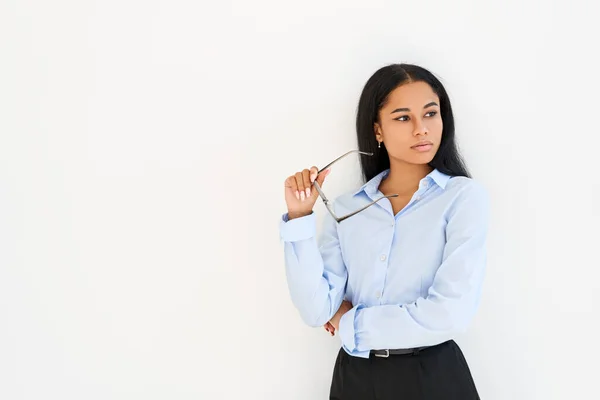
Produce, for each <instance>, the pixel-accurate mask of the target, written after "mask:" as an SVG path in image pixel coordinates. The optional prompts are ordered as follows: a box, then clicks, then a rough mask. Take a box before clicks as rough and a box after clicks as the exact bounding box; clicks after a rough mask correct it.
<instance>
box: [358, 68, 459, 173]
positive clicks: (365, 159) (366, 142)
mask: <svg viewBox="0 0 600 400" xmlns="http://www.w3.org/2000/svg"><path fill="white" fill-rule="evenodd" d="M411 82H425V83H427V84H428V85H429V86H430V87H431V89H432V90H433V91H434V93H435V94H436V95H437V96H438V97H439V99H440V114H441V117H442V121H443V125H444V127H443V130H442V139H441V143H440V147H439V148H438V151H437V153H436V154H435V157H434V158H433V160H431V162H430V163H429V166H431V167H433V168H437V169H438V170H439V171H440V172H443V173H445V174H447V175H450V176H466V177H471V176H470V174H469V172H468V170H467V167H466V165H465V162H464V161H463V159H462V157H461V155H460V153H459V151H458V147H457V144H456V139H455V134H454V116H453V115H452V107H451V105H450V99H449V97H448V94H447V93H446V89H444V86H443V85H442V83H441V82H440V81H439V80H438V79H437V78H436V77H435V76H434V75H433V74H432V73H431V72H429V71H428V70H426V69H425V68H422V67H419V66H417V65H413V64H391V65H387V66H385V67H383V68H380V69H379V70H377V71H376V72H375V73H374V74H373V75H372V76H371V77H370V78H369V80H368V81H367V83H366V84H365V87H364V88H363V91H362V93H361V96H360V100H359V102H358V110H357V114H356V134H357V139H358V149H359V150H361V151H366V152H369V153H373V156H364V155H363V156H361V157H360V164H361V168H362V175H363V179H364V180H365V182H366V181H369V180H371V179H372V178H373V177H375V176H376V175H377V174H379V173H380V172H382V171H384V170H386V169H388V168H390V159H389V155H388V152H387V150H386V149H385V147H381V148H377V140H376V139H375V131H374V125H375V122H378V121H379V111H380V110H381V108H382V107H383V106H384V105H385V103H386V101H387V99H388V96H389V94H390V93H391V92H392V91H393V90H394V89H396V88H397V87H398V86H400V85H402V84H405V83H411Z"/></svg>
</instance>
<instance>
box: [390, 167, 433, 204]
mask: <svg viewBox="0 0 600 400" xmlns="http://www.w3.org/2000/svg"><path fill="white" fill-rule="evenodd" d="M431 171H433V168H432V167H430V166H429V165H427V164H408V163H406V162H404V161H399V160H393V159H392V160H390V173H389V175H388V176H387V178H385V180H384V181H383V182H382V184H381V186H383V187H384V188H385V192H390V193H391V192H393V193H397V194H398V195H400V196H409V195H412V194H413V193H414V192H416V191H417V189H418V188H419V182H420V181H421V179H423V178H424V177H426V176H427V175H428V174H429V173H430V172H431ZM382 192H384V191H383V190H382ZM385 192H384V193H385Z"/></svg>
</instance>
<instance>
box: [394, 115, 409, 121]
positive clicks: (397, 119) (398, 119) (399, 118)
mask: <svg viewBox="0 0 600 400" xmlns="http://www.w3.org/2000/svg"><path fill="white" fill-rule="evenodd" d="M402 118H406V119H402ZM394 119H395V120H396V121H408V115H403V116H401V117H398V118H394Z"/></svg>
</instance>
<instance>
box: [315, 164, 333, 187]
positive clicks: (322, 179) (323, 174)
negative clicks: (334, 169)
mask: <svg viewBox="0 0 600 400" xmlns="http://www.w3.org/2000/svg"><path fill="white" fill-rule="evenodd" d="M330 172H331V169H329V168H327V169H326V170H325V171H322V172H321V173H320V174H319V175H318V176H317V179H316V180H317V182H318V183H319V186H323V182H325V178H327V176H328V175H329V173H330Z"/></svg>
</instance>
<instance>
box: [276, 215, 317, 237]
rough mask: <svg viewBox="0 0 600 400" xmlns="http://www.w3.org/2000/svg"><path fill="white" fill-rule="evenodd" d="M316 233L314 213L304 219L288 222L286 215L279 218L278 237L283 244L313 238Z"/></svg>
mask: <svg viewBox="0 0 600 400" xmlns="http://www.w3.org/2000/svg"><path fill="white" fill-rule="evenodd" d="M316 233H317V223H316V218H315V213H314V212H313V213H310V214H309V215H305V216H304V217H299V218H294V219H292V220H291V221H290V220H289V217H288V214H287V213H285V214H283V216H282V217H281V222H280V223H279V236H280V237H281V240H282V241H284V242H298V241H300V240H305V239H310V238H312V237H315V235H316Z"/></svg>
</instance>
